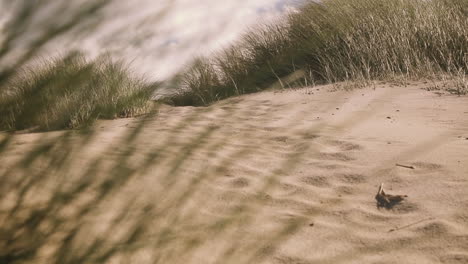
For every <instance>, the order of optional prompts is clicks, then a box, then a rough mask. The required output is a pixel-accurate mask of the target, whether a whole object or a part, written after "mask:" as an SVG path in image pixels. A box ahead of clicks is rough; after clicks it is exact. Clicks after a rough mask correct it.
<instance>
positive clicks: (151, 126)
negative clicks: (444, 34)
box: [0, 83, 468, 264]
mask: <svg viewBox="0 0 468 264" xmlns="http://www.w3.org/2000/svg"><path fill="white" fill-rule="evenodd" d="M428 85H430V84H423V83H415V84H411V85H409V86H407V87H401V86H391V85H387V84H380V85H377V86H376V87H370V88H365V89H358V90H354V91H351V92H346V91H337V92H330V89H331V88H332V87H331V86H321V87H314V88H307V89H301V90H294V91H291V90H288V91H284V92H276V93H275V92H262V93H258V94H254V95H247V96H241V97H238V98H232V99H229V100H226V101H223V102H220V103H218V104H215V105H213V106H211V107H209V108H193V107H183V108H174V107H169V106H162V107H161V108H160V109H159V110H158V114H157V115H156V117H153V118H151V119H150V120H147V122H146V124H145V126H144V127H143V128H142V129H141V131H139V132H138V133H137V136H136V139H131V140H133V141H131V146H130V148H126V147H128V145H126V146H123V145H119V144H118V143H116V142H117V141H118V140H119V139H120V138H121V137H122V136H123V135H125V133H127V132H129V131H133V130H132V128H133V129H138V124H140V123H139V122H138V120H135V119H123V120H114V121H103V122H100V123H99V124H98V126H97V127H98V132H99V133H97V135H95V138H94V139H93V140H92V143H89V144H87V145H86V144H84V145H86V147H84V148H83V149H80V152H79V153H78V154H77V156H76V159H75V161H74V163H75V164H73V165H72V167H73V166H75V168H76V169H73V172H72V173H71V174H73V173H77V171H82V170H83V168H85V167H86V166H87V164H88V163H89V160H92V159H93V157H102V158H103V159H104V162H105V164H112V162H113V161H115V160H118V162H119V163H120V164H121V165H122V164H124V165H122V166H124V167H121V168H120V169H119V170H120V171H121V170H122V168H125V169H127V170H133V171H132V172H134V174H135V175H136V176H135V177H133V178H131V179H129V180H128V181H125V182H122V183H119V186H120V187H121V189H119V191H118V192H115V193H114V194H113V195H112V196H110V197H108V198H106V199H105V200H104V201H102V202H97V203H95V204H94V205H93V213H91V214H89V215H87V216H86V217H84V218H83V219H81V220H82V221H83V222H82V223H86V224H84V225H81V226H80V228H79V229H80V231H79V232H78V235H77V236H76V237H75V238H74V239H75V240H76V245H78V246H77V247H78V248H79V245H89V243H90V241H93V239H94V238H93V236H99V234H104V235H105V236H106V238H109V237H113V238H114V239H115V240H119V241H120V242H121V238H120V237H119V235H118V234H115V233H119V232H118V230H120V231H121V230H125V228H127V226H131V224H128V223H131V222H132V221H133V220H135V219H142V218H144V219H145V220H144V221H142V222H139V223H138V226H140V227H142V230H144V231H143V232H141V233H139V234H138V236H137V239H134V240H132V241H131V242H128V243H133V244H132V245H133V246H132V249H131V250H125V251H124V250H122V252H120V253H115V256H112V257H110V258H108V259H106V262H109V263H153V261H154V260H157V263H288V264H299V263H300V264H303V263H468V210H467V208H468V139H467V138H468V98H466V97H457V96H452V95H442V96H441V95H438V94H436V93H433V92H428V91H425V90H422V89H421V87H425V86H428ZM55 134H59V133H55ZM55 134H54V133H52V134H51V133H49V134H48V136H47V137H54V136H55ZM42 136H44V135H41V134H33V135H18V136H15V137H14V139H13V143H12V146H13V147H10V149H9V150H8V152H7V154H8V155H4V156H3V162H7V161H8V160H14V157H20V156H21V155H24V151H26V149H27V148H28V146H31V145H32V144H33V142H36V140H39V139H40V140H43V139H42V138H41V137H42ZM76 137H78V138H79V136H76ZM75 140H76V141H79V140H78V139H75ZM127 140H130V139H127ZM18 142H19V143H18ZM34 144H36V143H34ZM129 149H130V152H128V153H127V154H129V155H128V156H126V157H127V158H126V159H125V160H124V161H122V160H119V157H120V156H121V155H122V153H124V152H125V151H129ZM155 153H157V154H156V155H153V156H154V157H153V159H149V158H148V157H150V156H151V155H152V154H155ZM125 155H126V154H125ZM7 156H8V157H7ZM156 156H157V157H156ZM1 157H2V156H0V158H1ZM145 160H146V161H149V162H147V163H145ZM396 163H399V164H403V165H408V166H414V168H415V169H407V168H403V167H397V166H395V164H396ZM106 166H107V165H103V167H104V168H105V167H106ZM142 167H143V168H144V169H141V168H142ZM104 168H102V169H101V172H100V173H99V172H94V173H95V175H96V179H98V178H99V177H98V175H104V174H105V173H108V172H104V171H106V170H105V169H104ZM119 170H118V171H119ZM93 175H94V174H93ZM70 177H72V176H70ZM102 177H104V176H102ZM116 177H117V176H116ZM380 183H384V184H385V185H384V186H385V187H386V190H387V191H388V192H389V193H394V194H407V195H408V198H407V199H406V200H405V201H403V202H402V203H401V204H399V205H397V206H395V207H394V208H393V209H391V210H386V209H378V208H377V207H376V202H375V200H374V196H375V194H376V192H377V189H378V186H379V185H380ZM88 192H89V193H92V191H88ZM90 195H91V194H90ZM77 200H78V202H76V203H73V204H72V205H67V206H64V208H63V209H60V210H64V211H66V210H71V209H69V208H68V207H72V208H73V207H79V206H80V204H82V203H80V202H79V201H80V199H77ZM81 200H86V198H83V199H81ZM129 201H130V204H131V206H130V207H128V208H130V209H128V208H127V207H123V205H122V204H125V203H127V202H129ZM5 204H7V203H6V202H4V203H3V205H4V206H5ZM121 205H122V206H121ZM67 208H68V209H67ZM121 208H127V209H125V210H127V211H128V215H127V216H126V217H125V218H124V219H125V220H124V221H123V222H116V223H117V224H116V223H114V224H109V223H111V222H110V221H111V220H110V219H112V215H115V214H117V211H118V210H120V209H121ZM142 208H145V209H144V210H143V211H142ZM72 211H73V210H72ZM67 212H68V211H67ZM141 212H144V213H141ZM69 214H70V215H73V213H69ZM64 215H67V214H64ZM145 217H146V218H145ZM65 218H66V217H65ZM75 218H76V216H75ZM75 218H70V219H75ZM70 221H71V220H70ZM64 226H67V224H64V225H62V226H61V228H58V229H60V230H62V231H63V232H65V233H66V232H68V231H67V230H68V229H67V228H66V227H64ZM109 226H110V229H109V230H111V231H110V232H108V233H106V232H105V230H107V229H106V228H109ZM103 230H104V231H103ZM102 232H104V233H102ZM57 237H60V235H57ZM111 240H112V238H110V239H109V241H111ZM53 241H56V240H53ZM109 243H114V242H109ZM44 245H47V246H44V247H43V248H42V249H41V250H40V252H39V253H38V255H39V256H42V257H41V258H38V259H36V261H34V263H39V262H40V261H38V260H39V259H40V260H43V263H50V262H48V261H47V258H48V256H49V255H50V254H53V253H51V252H53V249H54V242H52V240H50V241H49V240H47V241H45V242H44ZM112 245H115V244H112ZM85 247H86V246H85ZM74 250H75V251H73V250H70V252H77V251H79V250H77V249H74ZM80 252H81V251H80ZM70 254H71V253H70ZM126 256H130V257H129V258H125V257H126ZM129 260H130V262H128V261H129Z"/></svg>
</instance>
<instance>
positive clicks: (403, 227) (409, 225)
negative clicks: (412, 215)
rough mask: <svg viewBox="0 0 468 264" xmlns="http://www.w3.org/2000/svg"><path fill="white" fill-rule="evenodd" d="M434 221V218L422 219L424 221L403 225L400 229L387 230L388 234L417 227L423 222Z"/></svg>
mask: <svg viewBox="0 0 468 264" xmlns="http://www.w3.org/2000/svg"><path fill="white" fill-rule="evenodd" d="M434 219H435V218H434V217H428V218H424V219H422V220H419V221H416V222H414V223H411V224H408V225H404V226H402V227H396V228H392V229H390V230H388V232H394V231H398V230H401V229H405V228H408V227H411V226H414V225H417V224H419V223H422V222H425V221H429V220H434Z"/></svg>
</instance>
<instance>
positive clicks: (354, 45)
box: [174, 0, 468, 105]
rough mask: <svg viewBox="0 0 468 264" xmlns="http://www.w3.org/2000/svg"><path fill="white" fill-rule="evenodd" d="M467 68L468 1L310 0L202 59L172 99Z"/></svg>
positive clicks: (202, 100) (200, 100) (460, 72)
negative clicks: (281, 17) (276, 20)
mask: <svg viewBox="0 0 468 264" xmlns="http://www.w3.org/2000/svg"><path fill="white" fill-rule="evenodd" d="M467 73H468V1H465V0H429V1H426V0H389V1H384V0H324V1H320V2H315V1H310V2H308V3H306V4H305V5H303V6H302V7H301V8H299V10H298V12H295V13H292V14H290V15H288V16H287V17H286V18H284V20H283V21H279V23H277V24H276V25H265V26H262V27H260V28H257V29H255V30H251V31H250V32H248V33H246V34H245V35H244V37H243V39H242V40H241V41H239V42H238V43H236V44H234V45H233V46H232V47H230V48H228V49H225V50H223V51H221V52H220V53H218V54H215V55H214V56H213V57H210V58H199V59H197V60H196V62H195V64H194V65H192V66H191V67H189V70H187V71H186V72H185V74H184V75H183V77H182V80H183V81H182V88H181V89H182V90H183V91H184V92H183V93H181V94H182V97H183V98H182V99H181V100H174V101H175V102H176V104H179V105H207V104H210V103H212V102H215V101H217V100H220V99H223V98H227V97H230V96H235V95H240V94H245V93H252V92H256V91H259V90H263V89H267V88H270V87H279V88H288V87H290V86H292V85H298V84H303V85H308V84H311V83H334V82H341V81H354V80H387V79H393V78H395V77H397V78H400V77H403V78H408V79H421V78H426V77H434V76H437V75H439V74H440V75H445V76H446V75H449V76H450V75H452V76H454V77H456V78H458V79H459V78H460V76H466V74H467ZM291 76H292V77H293V78H290V77H291ZM462 79H466V78H462ZM190 94H191V95H192V96H191V97H193V98H195V99H193V98H192V99H190V100H185V99H187V98H190V96H188V95H190ZM184 98H185V99H184Z"/></svg>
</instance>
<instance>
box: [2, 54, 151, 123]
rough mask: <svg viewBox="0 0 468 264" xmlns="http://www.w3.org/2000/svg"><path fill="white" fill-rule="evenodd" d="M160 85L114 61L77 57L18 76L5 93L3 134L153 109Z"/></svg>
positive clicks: (89, 121) (27, 69) (78, 55)
mask: <svg viewBox="0 0 468 264" xmlns="http://www.w3.org/2000/svg"><path fill="white" fill-rule="evenodd" d="M154 88H155V87H154V84H148V83H147V82H145V81H144V80H143V79H140V78H136V77H133V76H132V73H131V72H130V70H129V68H128V67H127V66H126V65H125V64H123V63H121V62H113V61H111V60H110V59H109V58H98V59H95V60H86V59H85V58H84V57H83V56H82V55H80V54H77V53H73V54H70V55H68V56H66V57H64V58H60V59H55V60H47V61H43V62H42V63H39V64H38V65H35V66H34V67H29V68H26V69H23V70H21V71H20V72H18V73H17V74H16V75H15V76H14V77H13V78H11V80H10V81H8V82H7V83H6V85H4V88H3V89H2V90H0V91H1V92H0V116H2V118H1V120H0V130H22V129H32V130H37V131H47V130H55V129H63V128H80V127H85V126H87V125H89V124H90V123H92V121H93V120H96V119H98V118H102V119H112V118H116V117H130V116H135V115H138V114H142V113H145V112H147V111H148V110H149V98H150V96H151V93H152V91H153V90H154Z"/></svg>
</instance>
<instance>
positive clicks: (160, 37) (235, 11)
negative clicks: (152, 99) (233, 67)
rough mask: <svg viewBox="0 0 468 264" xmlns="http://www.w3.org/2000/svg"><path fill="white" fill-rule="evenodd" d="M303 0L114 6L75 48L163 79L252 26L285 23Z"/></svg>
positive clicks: (136, 1)
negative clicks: (121, 61) (105, 55)
mask: <svg viewBox="0 0 468 264" xmlns="http://www.w3.org/2000/svg"><path fill="white" fill-rule="evenodd" d="M297 3H298V0H222V1H220V0H173V1H171V0H158V1H155V0H132V1H115V3H114V4H113V5H112V6H110V7H108V9H107V10H106V13H105V17H104V20H103V22H104V23H103V24H102V25H101V26H100V27H99V28H98V29H97V30H96V31H95V32H94V33H93V34H91V35H90V36H89V37H87V38H86V39H84V40H80V41H79V42H77V43H73V44H72V45H71V46H72V47H76V48H78V49H83V50H85V51H86V52H87V53H88V54H89V55H91V56H95V55H97V54H101V53H103V52H107V53H109V54H111V55H112V56H113V57H115V58H122V59H124V60H126V61H128V62H130V64H131V67H132V68H133V69H134V70H135V71H136V72H138V73H140V74H144V75H145V77H146V78H147V79H150V80H163V79H165V78H168V77H170V76H171V75H172V74H174V73H175V72H177V71H178V70H180V69H181V68H182V67H184V66H185V65H187V64H188V63H190V61H191V60H192V59H193V58H194V57H195V56H198V55H203V54H210V53H212V52H214V51H216V50H219V49H220V48H222V47H226V46H228V45H229V43H232V42H233V41H234V40H235V39H236V38H238V37H239V36H240V34H242V33H243V32H245V31H246V29H247V28H248V27H249V26H253V25H255V24H258V23H266V22H268V21H271V20H274V19H280V18H281V14H284V13H285V12H288V11H289V10H291V9H293V8H294V6H295V5H297Z"/></svg>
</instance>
